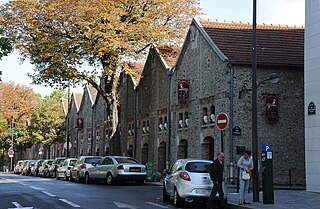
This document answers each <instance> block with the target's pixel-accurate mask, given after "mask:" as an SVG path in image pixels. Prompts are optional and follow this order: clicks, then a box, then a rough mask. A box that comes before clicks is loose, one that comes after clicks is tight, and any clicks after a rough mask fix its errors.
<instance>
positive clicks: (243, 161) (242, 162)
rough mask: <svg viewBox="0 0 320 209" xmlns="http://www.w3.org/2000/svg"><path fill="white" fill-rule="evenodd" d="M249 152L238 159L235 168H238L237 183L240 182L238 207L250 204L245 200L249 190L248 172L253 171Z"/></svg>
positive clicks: (246, 151)
mask: <svg viewBox="0 0 320 209" xmlns="http://www.w3.org/2000/svg"><path fill="white" fill-rule="evenodd" d="M250 155H251V151H250V150H245V151H244V152H243V156H242V157H241V158H240V159H239V161H238V163H237V166H238V167H239V168H240V173H239V181H240V193H239V205H242V204H250V203H249V202H248V201H247V199H246V192H248V189H249V183H250V172H251V170H252V169H253V163H252V159H251V157H250Z"/></svg>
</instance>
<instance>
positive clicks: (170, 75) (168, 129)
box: [166, 67, 174, 170]
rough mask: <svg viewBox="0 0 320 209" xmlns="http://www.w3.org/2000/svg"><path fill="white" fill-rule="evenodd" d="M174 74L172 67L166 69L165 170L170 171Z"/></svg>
mask: <svg viewBox="0 0 320 209" xmlns="http://www.w3.org/2000/svg"><path fill="white" fill-rule="evenodd" d="M173 73H174V67H173V68H170V69H168V71H167V75H168V77H169V79H168V115H167V127H168V128H167V162H166V164H167V165H166V169H168V170H169V169H170V164H171V153H170V152H171V150H170V148H171V80H172V75H173Z"/></svg>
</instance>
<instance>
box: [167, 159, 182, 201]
mask: <svg viewBox="0 0 320 209" xmlns="http://www.w3.org/2000/svg"><path fill="white" fill-rule="evenodd" d="M178 164H179V162H176V163H175V164H173V165H172V167H171V169H170V170H169V172H168V174H167V176H166V178H165V186H166V191H167V193H168V194H169V195H173V192H174V175H175V173H176V170H177V167H178Z"/></svg>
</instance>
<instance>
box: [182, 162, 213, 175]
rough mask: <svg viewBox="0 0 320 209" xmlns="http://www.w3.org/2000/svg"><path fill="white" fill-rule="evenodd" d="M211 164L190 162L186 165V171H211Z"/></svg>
mask: <svg viewBox="0 0 320 209" xmlns="http://www.w3.org/2000/svg"><path fill="white" fill-rule="evenodd" d="M210 165H211V163H209V162H190V163H187V165H186V168H185V169H186V171H189V172H192V173H209V172H210Z"/></svg>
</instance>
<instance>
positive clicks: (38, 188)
mask: <svg viewBox="0 0 320 209" xmlns="http://www.w3.org/2000/svg"><path fill="white" fill-rule="evenodd" d="M29 187H30V188H31V189H35V190H45V189H43V188H40V187H34V186H29Z"/></svg>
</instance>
